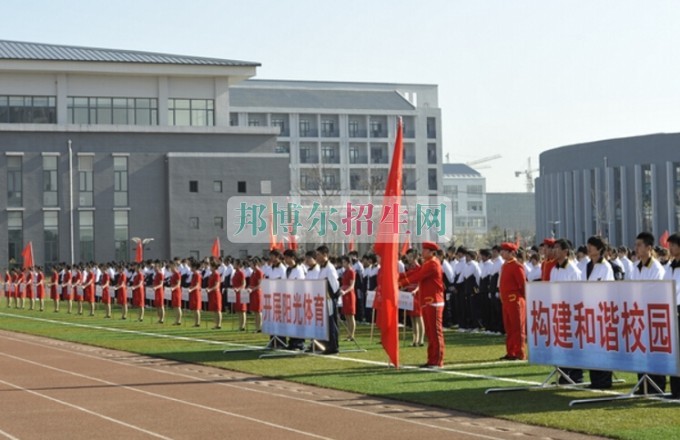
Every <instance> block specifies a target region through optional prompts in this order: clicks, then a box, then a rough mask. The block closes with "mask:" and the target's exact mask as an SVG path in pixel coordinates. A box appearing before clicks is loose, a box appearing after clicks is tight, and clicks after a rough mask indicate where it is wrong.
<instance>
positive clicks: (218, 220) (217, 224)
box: [213, 217, 224, 229]
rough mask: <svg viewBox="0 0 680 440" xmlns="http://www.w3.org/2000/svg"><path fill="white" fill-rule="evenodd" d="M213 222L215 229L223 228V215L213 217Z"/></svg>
mask: <svg viewBox="0 0 680 440" xmlns="http://www.w3.org/2000/svg"><path fill="white" fill-rule="evenodd" d="M213 224H214V225H215V227H216V228H217V229H224V217H215V218H214V219H213Z"/></svg>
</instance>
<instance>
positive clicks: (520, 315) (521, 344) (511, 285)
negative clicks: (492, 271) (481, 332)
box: [498, 243, 527, 361]
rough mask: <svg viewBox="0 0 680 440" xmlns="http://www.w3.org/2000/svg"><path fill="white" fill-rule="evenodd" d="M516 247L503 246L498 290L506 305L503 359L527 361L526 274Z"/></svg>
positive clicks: (504, 312)
mask: <svg viewBox="0 0 680 440" xmlns="http://www.w3.org/2000/svg"><path fill="white" fill-rule="evenodd" d="M516 255H517V245H515V244H514V243H502V244H501V258H503V261H504V263H503V266H502V267H501V275H500V281H499V283H498V290H499V292H500V296H501V303H502V304H503V327H505V335H506V336H505V350H506V354H505V356H503V357H502V358H501V360H510V361H516V360H524V359H526V348H525V347H526V342H527V330H526V329H527V327H526V299H525V291H526V283H527V279H526V273H525V271H524V265H523V264H522V263H520V262H518V261H517V259H516V258H515V256H516Z"/></svg>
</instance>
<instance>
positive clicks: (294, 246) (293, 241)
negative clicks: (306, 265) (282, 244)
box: [288, 234, 298, 251]
mask: <svg viewBox="0 0 680 440" xmlns="http://www.w3.org/2000/svg"><path fill="white" fill-rule="evenodd" d="M289 237H290V238H289V239H288V249H291V250H294V251H296V250H298V242H297V237H296V236H295V234H290V236H289Z"/></svg>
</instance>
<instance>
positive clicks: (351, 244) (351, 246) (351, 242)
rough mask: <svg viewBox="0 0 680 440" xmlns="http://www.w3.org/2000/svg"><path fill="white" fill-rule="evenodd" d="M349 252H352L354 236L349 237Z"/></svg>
mask: <svg viewBox="0 0 680 440" xmlns="http://www.w3.org/2000/svg"><path fill="white" fill-rule="evenodd" d="M349 251H350V252H354V236H351V237H349Z"/></svg>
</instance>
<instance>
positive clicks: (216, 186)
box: [213, 180, 222, 193]
mask: <svg viewBox="0 0 680 440" xmlns="http://www.w3.org/2000/svg"><path fill="white" fill-rule="evenodd" d="M213 191H215V192H216V193H221V192H222V181H221V180H214V181H213Z"/></svg>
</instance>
